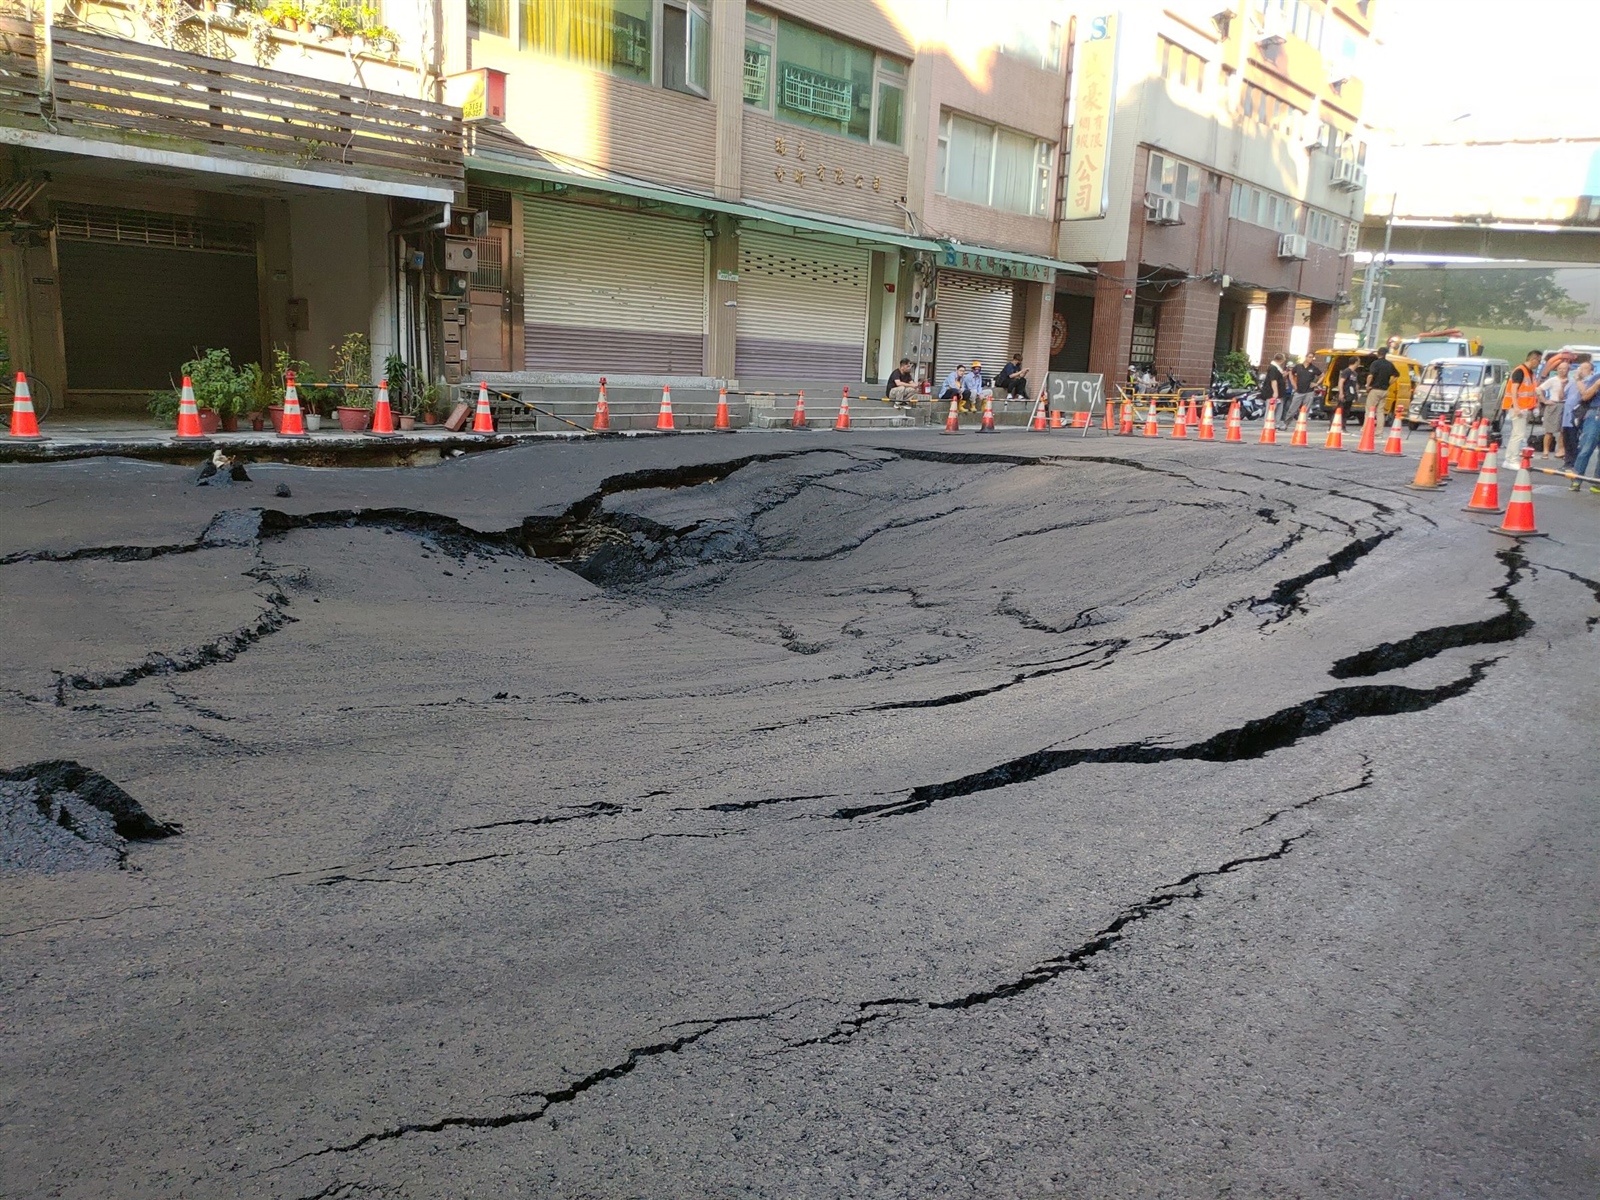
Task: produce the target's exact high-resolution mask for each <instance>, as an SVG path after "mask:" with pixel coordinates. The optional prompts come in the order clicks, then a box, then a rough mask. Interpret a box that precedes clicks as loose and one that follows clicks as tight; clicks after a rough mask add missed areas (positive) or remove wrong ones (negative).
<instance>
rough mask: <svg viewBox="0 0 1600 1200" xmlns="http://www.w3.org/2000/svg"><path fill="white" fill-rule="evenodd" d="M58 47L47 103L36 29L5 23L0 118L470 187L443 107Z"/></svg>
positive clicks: (181, 61)
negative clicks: (38, 62) (40, 121)
mask: <svg viewBox="0 0 1600 1200" xmlns="http://www.w3.org/2000/svg"><path fill="white" fill-rule="evenodd" d="M51 41H52V43H53V60H54V76H55V88H54V93H53V95H51V96H48V97H46V96H43V95H42V81H41V79H40V75H39V70H38V67H37V65H36V59H35V53H34V48H35V46H36V44H37V42H38V33H37V31H36V30H35V29H33V28H31V27H30V26H28V24H27V23H26V22H22V21H17V20H14V19H10V20H6V19H0V122H6V123H15V119H16V117H19V116H20V117H22V118H24V120H26V118H29V117H33V116H36V115H39V114H41V112H43V114H44V115H45V117H47V118H49V119H51V120H52V122H53V126H54V131H55V132H56V133H59V134H68V135H72V134H76V135H79V136H82V137H85V138H92V139H101V140H111V141H119V142H130V143H134V144H142V145H147V146H153V147H157V148H169V149H176V150H184V151H189V152H191V153H199V154H213V155H219V156H222V157H228V158H235V159H238V158H244V159H248V160H256V161H260V160H261V159H262V158H263V157H270V158H271V159H273V160H276V161H278V162H279V163H281V164H282V165H285V166H292V167H297V168H302V169H309V170H313V171H333V172H338V173H340V174H354V175H360V176H366V177H370V178H373V179H380V180H403V181H419V177H420V181H421V182H425V183H427V184H430V185H434V186H450V187H452V188H455V189H456V190H460V189H461V188H462V187H463V186H464V185H463V179H464V170H463V165H462V121H461V112H460V110H459V109H454V108H451V107H449V106H448V105H444V104H435V103H432V102H430V101H427V100H413V99H409V98H407V97H405V96H398V95H395V94H393V93H390V92H377V91H371V90H369V89H367V88H360V87H354V86H351V85H348V84H337V83H329V82H325V81H323V80H320V79H315V78H312V77H310V76H305V75H291V74H288V73H286V72H283V71H273V70H268V69H266V68H264V67H255V66H248V65H246V64H243V63H237V62H229V61H226V60H224V59H219V58H207V57H205V56H203V55H199V54H190V53H187V52H185V51H182V50H169V49H167V48H165V47H162V46H151V45H146V44H145V43H142V42H133V41H127V40H125V39H122V38H114V37H106V36H104V35H102V34H97V33H89V32H87V31H85V30H82V29H67V28H62V27H57V28H55V29H54V30H53V31H52V38H51ZM42 101H43V103H41V102H42ZM27 123H28V124H33V122H31V121H28V122H27Z"/></svg>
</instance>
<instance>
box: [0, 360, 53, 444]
mask: <svg viewBox="0 0 1600 1200" xmlns="http://www.w3.org/2000/svg"><path fill="white" fill-rule="evenodd" d="M0 365H3V364H0ZM27 380H28V395H29V397H30V398H31V399H32V400H33V418H34V420H36V421H43V420H44V419H45V418H46V417H48V416H49V415H50V406H51V403H52V400H53V397H52V396H51V394H50V388H49V385H47V384H46V383H45V381H44V380H42V379H40V378H39V377H38V376H37V375H29V376H27ZM16 390H17V377H16V376H15V375H14V374H10V373H7V374H6V375H5V376H4V377H0V423H3V424H4V425H5V427H6V428H7V429H10V428H11V402H12V398H13V397H14V396H15V395H16Z"/></svg>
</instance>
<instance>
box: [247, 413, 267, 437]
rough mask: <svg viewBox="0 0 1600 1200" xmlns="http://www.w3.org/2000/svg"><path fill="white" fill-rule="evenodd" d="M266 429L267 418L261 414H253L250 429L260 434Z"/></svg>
mask: <svg viewBox="0 0 1600 1200" xmlns="http://www.w3.org/2000/svg"><path fill="white" fill-rule="evenodd" d="M266 427H267V419H266V417H264V416H262V415H261V414H260V413H251V414H250V428H251V429H253V430H255V431H256V432H257V433H260V432H261V431H262V430H263V429H265V428H266Z"/></svg>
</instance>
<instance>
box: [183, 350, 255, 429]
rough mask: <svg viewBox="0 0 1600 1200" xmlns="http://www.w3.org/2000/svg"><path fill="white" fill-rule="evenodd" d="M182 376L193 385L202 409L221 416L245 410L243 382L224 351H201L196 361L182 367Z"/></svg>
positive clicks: (193, 360)
mask: <svg viewBox="0 0 1600 1200" xmlns="http://www.w3.org/2000/svg"><path fill="white" fill-rule="evenodd" d="M183 373H184V374H185V375H187V376H188V377H189V381H190V382H191V383H192V384H193V385H194V399H195V403H196V404H198V405H199V406H200V407H201V408H209V409H212V410H214V411H215V412H216V413H217V414H218V415H219V416H224V417H227V416H236V415H237V414H239V413H241V412H244V411H245V404H246V402H247V401H248V399H249V396H248V394H247V392H246V386H245V380H244V377H243V375H242V374H241V372H240V370H239V368H237V367H235V366H234V365H233V355H231V354H230V353H228V351H227V350H206V351H204V352H203V353H202V354H201V355H200V357H199V358H191V359H190V360H189V361H188V362H186V363H184V364H183Z"/></svg>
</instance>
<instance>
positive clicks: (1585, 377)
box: [1561, 362, 1600, 471]
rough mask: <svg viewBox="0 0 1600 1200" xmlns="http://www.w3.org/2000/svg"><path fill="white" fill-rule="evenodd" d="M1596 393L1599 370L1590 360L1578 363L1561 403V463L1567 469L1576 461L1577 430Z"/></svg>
mask: <svg viewBox="0 0 1600 1200" xmlns="http://www.w3.org/2000/svg"><path fill="white" fill-rule="evenodd" d="M1597 395H1600V370H1596V369H1595V365H1594V363H1592V362H1582V363H1579V364H1578V371H1577V377H1576V378H1575V379H1568V380H1567V391H1566V396H1565V398H1564V402H1563V403H1562V405H1561V463H1562V465H1563V466H1564V467H1566V469H1567V470H1569V471H1570V470H1572V469H1573V464H1574V463H1576V462H1577V461H1578V430H1579V428H1580V427H1581V426H1582V425H1583V418H1584V414H1585V413H1586V412H1587V411H1588V410H1589V408H1590V407H1591V406H1592V405H1593V403H1594V398H1595V397H1596V396H1597Z"/></svg>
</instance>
